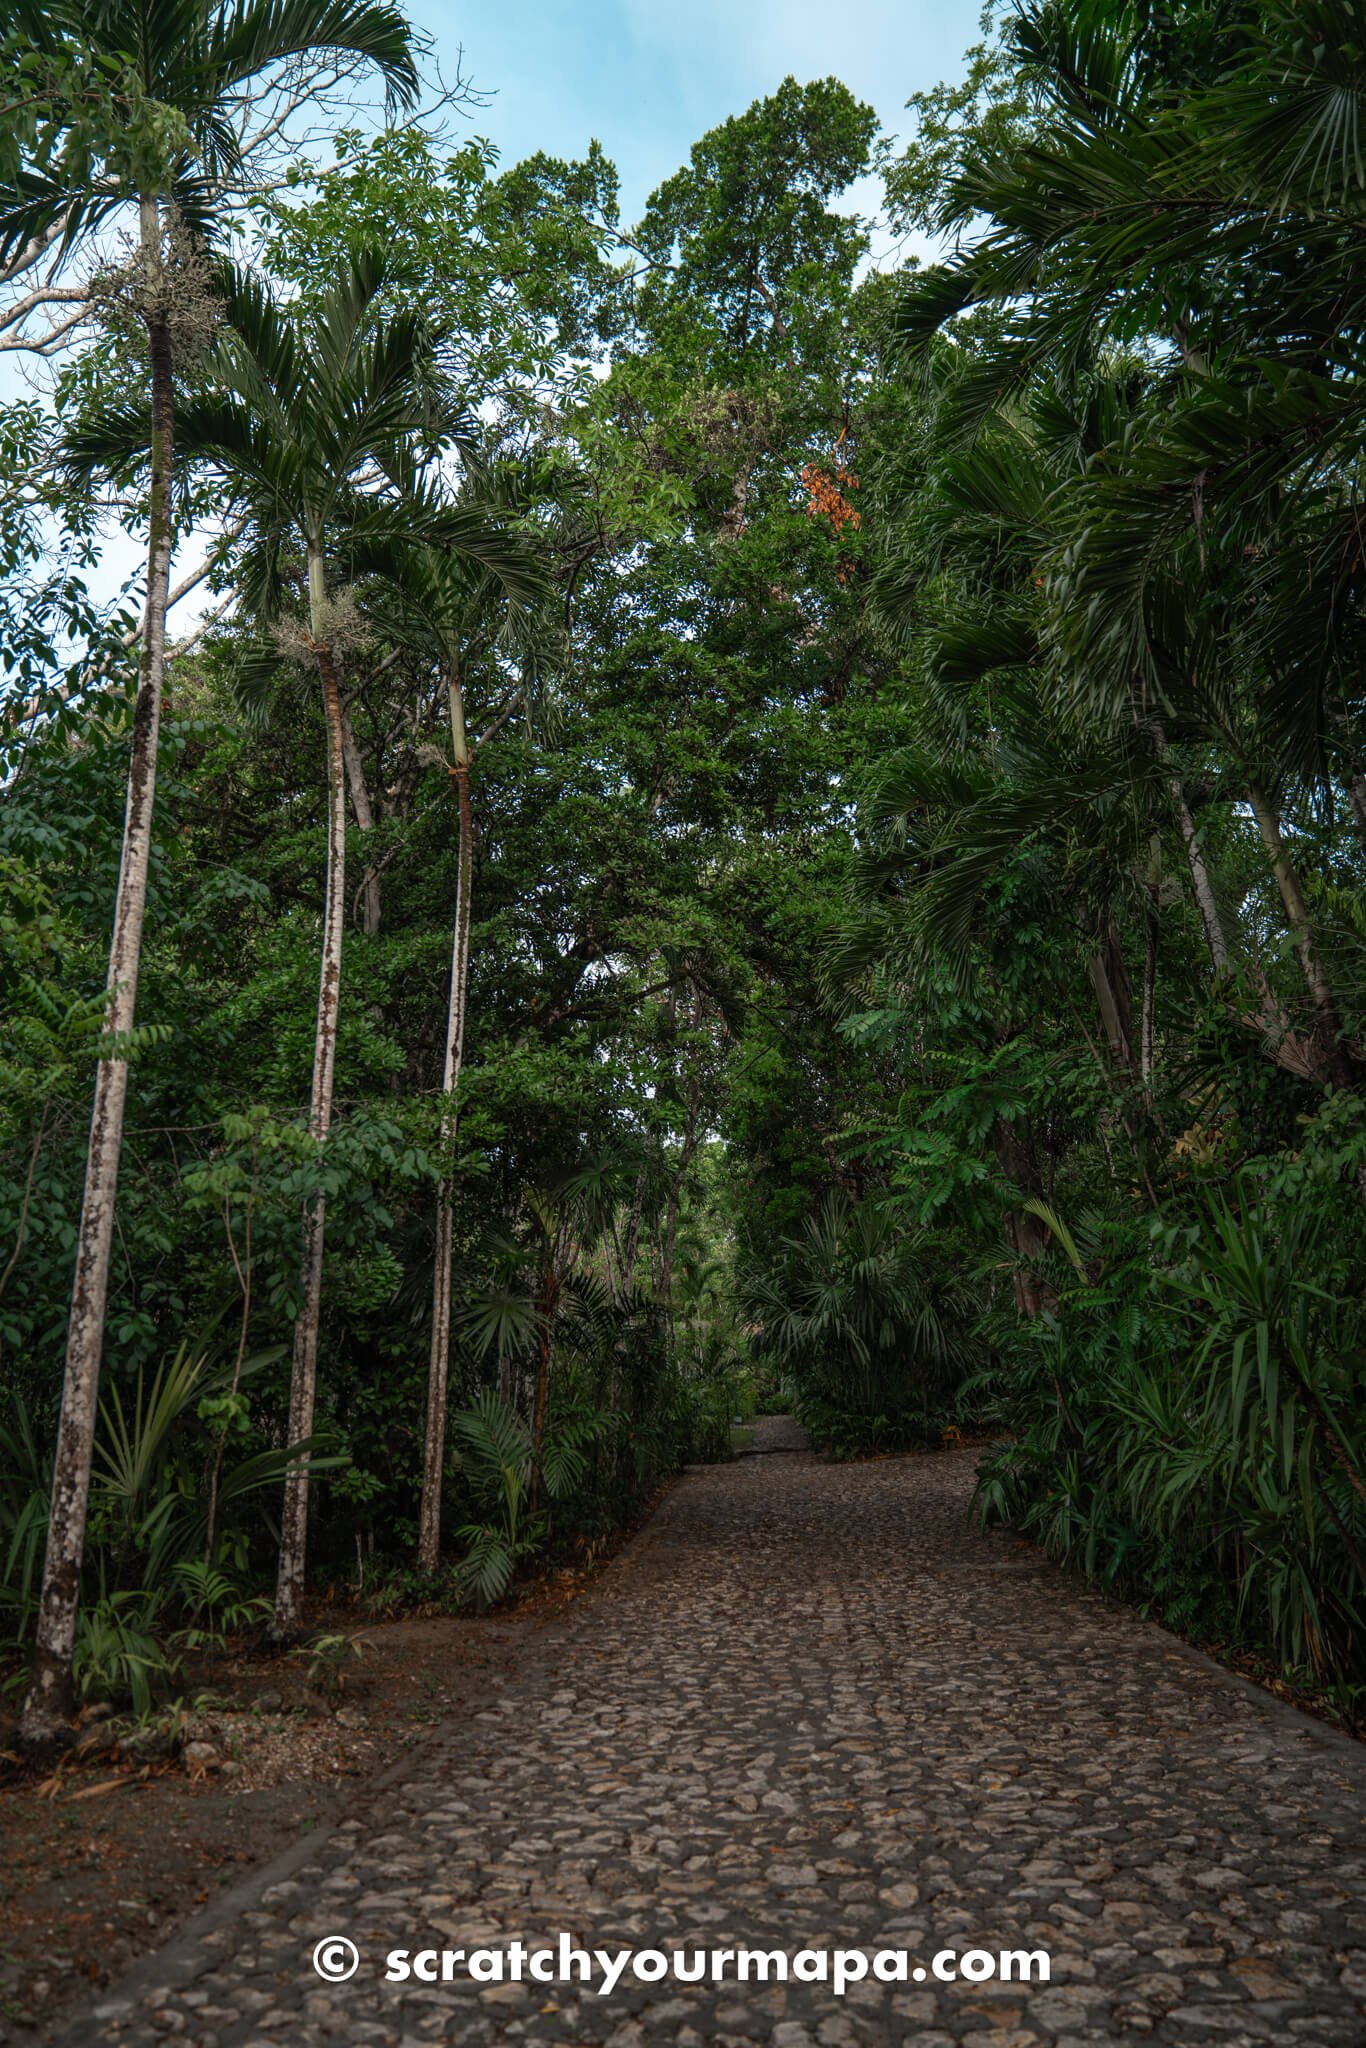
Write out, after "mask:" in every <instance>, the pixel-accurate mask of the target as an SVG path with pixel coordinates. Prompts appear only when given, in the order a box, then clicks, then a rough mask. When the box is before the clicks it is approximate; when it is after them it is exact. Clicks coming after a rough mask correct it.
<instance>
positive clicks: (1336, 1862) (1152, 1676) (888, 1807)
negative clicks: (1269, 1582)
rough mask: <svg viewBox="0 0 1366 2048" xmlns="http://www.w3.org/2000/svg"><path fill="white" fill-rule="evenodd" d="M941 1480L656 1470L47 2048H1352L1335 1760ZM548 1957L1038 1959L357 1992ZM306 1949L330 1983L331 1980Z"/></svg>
mask: <svg viewBox="0 0 1366 2048" xmlns="http://www.w3.org/2000/svg"><path fill="white" fill-rule="evenodd" d="M971 1478H972V1459H971V1456H970V1455H969V1454H967V1453H954V1454H946V1455H943V1456H934V1457H923V1458H904V1459H897V1460H892V1461H888V1462H885V1463H881V1464H871V1465H856V1466H844V1467H840V1466H829V1465H825V1464H822V1463H819V1462H817V1461H816V1460H814V1459H812V1458H810V1457H806V1456H800V1455H798V1456H782V1457H777V1456H769V1457H763V1456H760V1457H751V1458H747V1459H744V1460H741V1461H738V1462H737V1463H735V1464H733V1465H730V1466H722V1467H716V1468H712V1469H707V1470H703V1471H695V1472H691V1473H689V1474H687V1475H686V1476H685V1478H684V1479H683V1481H682V1482H681V1483H680V1484H679V1486H678V1487H677V1488H675V1490H674V1491H673V1493H672V1494H671V1495H670V1496H669V1498H668V1499H667V1501H666V1502H665V1504H664V1506H663V1507H662V1508H661V1509H660V1511H659V1513H658V1514H657V1515H656V1516H655V1517H654V1519H653V1521H652V1522H651V1523H650V1524H649V1526H648V1528H647V1529H646V1530H645V1532H644V1533H643V1535H642V1536H641V1537H640V1538H639V1539H638V1540H637V1542H636V1543H635V1544H634V1545H632V1546H631V1548H630V1549H629V1550H628V1551H627V1552H626V1553H625V1554H624V1555H623V1556H622V1557H621V1558H620V1559H619V1560H618V1561H617V1563H616V1564H614V1565H613V1566H612V1567H610V1568H609V1570H608V1571H607V1572H606V1573H605V1574H604V1575H603V1577H602V1579H601V1580H600V1581H599V1582H598V1584H597V1587H596V1589H595V1591H594V1592H593V1593H592V1595H591V1596H590V1597H589V1598H588V1599H586V1600H585V1601H584V1602H583V1603H582V1604H581V1606H580V1607H579V1608H578V1609H577V1610H575V1612H574V1614H573V1616H572V1618H571V1619H569V1620H568V1621H566V1622H564V1623H556V1624H554V1625H552V1627H550V1628H549V1629H547V1630H546V1631H545V1632H544V1633H542V1634H541V1635H540V1636H539V1637H538V1638H536V1639H535V1642H534V1643H533V1644H532V1645H531V1646H529V1649H528V1653H527V1656H526V1659H525V1662H524V1663H521V1664H519V1665H518V1667H517V1669H516V1670H515V1672H514V1675H513V1677H512V1678H511V1680H510V1682H509V1683H508V1684H507V1685H506V1686H505V1687H504V1688H503V1690H502V1691H501V1692H500V1693H498V1694H497V1695H495V1696H494V1697H492V1698H490V1701H489V1704H488V1707H487V1710H486V1711H485V1712H482V1713H480V1714H478V1715H476V1716H475V1717H474V1719H473V1720H472V1721H470V1722H468V1723H467V1724H465V1725H462V1726H459V1727H451V1728H449V1729H446V1730H445V1731H443V1732H442V1733H441V1734H439V1735H438V1736H437V1737H436V1738H435V1739H434V1740H433V1741H432V1743H431V1744H430V1746H428V1747H426V1748H425V1749H424V1750H423V1751H422V1752H420V1754H419V1756H418V1758H417V1760H416V1761H415V1762H414V1763H413V1764H412V1765H411V1766H410V1767H409V1768H408V1769H407V1770H406V1771H405V1772H404V1774H403V1775H402V1776H401V1777H400V1778H399V1779H398V1780H397V1782H395V1783H394V1784H393V1785H392V1786H391V1787H390V1789H389V1790H388V1791H387V1792H386V1793H381V1794H380V1795H378V1797H377V1799H376V1801H375V1802H374V1812H373V1814H372V1816H371V1818H370V1819H368V1820H365V1821H357V1822H353V1823H352V1824H351V1825H350V1826H349V1827H348V1828H344V1829H343V1830H341V1831H340V1832H339V1833H337V1834H334V1835H333V1836H331V1837H330V1838H329V1839H327V1840H324V1841H319V1842H318V1843H317V1844H316V1846H315V1847H311V1848H308V1849H307V1850H306V1851H305V1852H304V1858H303V1860H301V1861H300V1862H299V1863H298V1865H297V1867H296V1868H295V1869H294V1870H293V1872H292V1874H290V1875H289V1876H287V1877H286V1878H285V1879H284V1880H282V1881H277V1882H275V1883H274V1884H273V1885H271V1884H267V1885H266V1887H265V1889H264V1890H263V1891H261V1890H259V1889H258V1893H257V1895H256V1897H255V1899H254V1900H249V1901H248V1902H247V1906H246V1908H245V1909H243V1910H239V1911H238V1912H237V1913H236V1916H235V1917H234V1918H233V1919H232V1920H231V1921H230V1922H229V1923H227V1924H223V1925H220V1926H218V1927H217V1928H216V1929H213V1930H211V1931H210V1932H208V1933H207V1934H204V1933H203V1932H200V1933H199V1934H198V1935H196V1934H195V1933H194V1931H193V1930H190V1931H189V1932H188V1933H187V1934H186V1935H183V1936H182V1937H181V1938H180V1939H179V1940H178V1941H177V1942H176V1943H174V1944H172V1946H171V1947H170V1948H168V1949H166V1950H164V1951H162V1953H161V1954H160V1955H159V1956H157V1957H153V1958H152V1959H151V1960H150V1964H149V1963H144V1964H143V1965H142V1966H141V1968H140V1970H139V1972H138V1973H137V1975H136V1976H135V1978H134V1979H132V1980H130V1982H129V1984H128V1986H126V1987H125V1989H124V1992H123V1993H122V1994H121V1995H120V1994H106V1996H105V2002H104V2003H103V2004H102V2005H101V2006H99V2007H98V2008H97V2009H96V2011H95V2013H94V2015H93V2017H92V2018H91V2019H90V2020H88V2021H87V2022H86V2023H85V2025H84V2027H83V2029H81V2030H78V2032H77V2034H76V2035H75V2036H74V2037H73V2038H75V2039H78V2040H80V2041H81V2042H82V2043H85V2042H94V2041H100V2042H114V2043H119V2044H123V2048H128V2044H133V2043H136V2044H139V2048H141V2044H144V2043H150V2042H152V2041H155V2040H165V2039H166V2038H167V2037H168V2036H173V2037H175V2038H176V2039H177V2040H178V2041H181V2042H184V2043H193V2044H198V2048H215V2044H216V2048H229V2044H256V2048H266V2044H281V2043H285V2044H288V2048H314V2044H321V2043H334V2042H342V2043H347V2044H376V2048H378V2044H385V2048H400V2044H402V2048H418V2044H425V2043H428V2042H431V2041H449V2042H458V2043H462V2044H463V2043H482V2042H501V2041H521V2040H526V2041H529V2042H559V2043H564V2044H570V2043H594V2044H596V2043H610V2044H611V2048H649V2044H653V2043H655V2042H656V2041H659V2042H677V2043H678V2044H680V2048H702V2044H709V2043H720V2044H723V2048H725V2044H731V2048H739V2044H745V2043H772V2044H773V2048H844V2044H860V2043H865V2042H868V2043H874V2042H876V2043H882V2042H887V2043H894V2042H895V2043H899V2042H914V2043H916V2044H917V2048H950V2044H952V2048H1034V2044H1036V2043H1039V2044H1045V2043H1046V2044H1050V2048H1080V2044H1081V2043H1083V2042H1087V2043H1090V2042H1097V2041H1106V2042H1114V2041H1123V2042H1145V2041H1146V2042H1157V2043H1182V2044H1191V2048H1196V2044H1201V2043H1222V2044H1225V2048H1237V2044H1247V2043H1259V2044H1260V2043H1264V2042H1278V2043H1279V2042H1292V2043H1295V2042H1298V2043H1303V2044H1307V2048H1334V2044H1343V2048H1360V2044H1362V2043H1363V2042H1366V2021H1363V2019H1362V2017H1361V2013H1360V1999H1361V1996H1362V1994H1363V1993H1366V1883H1364V1882H1363V1855H1362V1836H1361V1803H1362V1792H1363V1789H1366V1752H1363V1751H1362V1750H1361V1749H1360V1748H1358V1747H1356V1746H1355V1745H1353V1744H1351V1743H1349V1742H1347V1741H1346V1740H1344V1739H1342V1738H1339V1737H1337V1736H1334V1735H1333V1734H1332V1733H1331V1732H1330V1731H1327V1730H1323V1729H1321V1728H1319V1727H1318V1726H1317V1725H1316V1724H1314V1723H1312V1722H1309V1721H1307V1720H1305V1719H1303V1718H1302V1717H1300V1716H1297V1715H1295V1714H1293V1713H1292V1712H1291V1711H1290V1710H1288V1709H1284V1708H1280V1707H1278V1706H1277V1705H1276V1704H1275V1703H1274V1702H1271V1701H1269V1700H1267V1699H1265V1698H1264V1697H1263V1696H1261V1695H1260V1694H1257V1693H1254V1692H1253V1691H1252V1689H1251V1688H1250V1687H1246V1686H1244V1685H1243V1684H1241V1683H1240V1682H1239V1681H1237V1680H1235V1679H1231V1678H1228V1677H1225V1676H1224V1675H1222V1674H1221V1673H1219V1672H1217V1671H1215V1670H1213V1669H1212V1668H1210V1667H1208V1666H1207V1665H1205V1664H1204V1663H1203V1662H1202V1661H1200V1660H1198V1659H1195V1658H1193V1657H1192V1656H1191V1655H1190V1654H1189V1653H1188V1652H1186V1651H1184V1650H1183V1649H1182V1648H1180V1646H1178V1645H1176V1644H1174V1643H1173V1642H1172V1641H1171V1639H1170V1638H1168V1637H1165V1636H1163V1635H1162V1634H1161V1633H1159V1632H1158V1631H1157V1630H1155V1629H1152V1628H1150V1627H1148V1626H1147V1625H1146V1624H1144V1623H1143V1622H1141V1621H1140V1620H1138V1619H1137V1618H1136V1617H1135V1616H1134V1615H1132V1614H1129V1613H1127V1612H1124V1611H1122V1610H1117V1609H1113V1608H1110V1607H1107V1606H1106V1605H1105V1603H1104V1602H1102V1601H1101V1600H1100V1599H1098V1598H1096V1597H1094V1596H1092V1595H1089V1594H1087V1593H1085V1592H1083V1591H1081V1590H1079V1589H1078V1588H1076V1587H1074V1586H1072V1585H1070V1584H1069V1583H1068V1582H1067V1581H1066V1580H1064V1579H1063V1578H1062V1577H1061V1576H1060V1575H1059V1574H1057V1573H1056V1572H1054V1571H1053V1570H1052V1569H1051V1568H1049V1567H1047V1566H1045V1565H1042V1564H1040V1563H1039V1562H1038V1561H1037V1560H1036V1559H1034V1558H1033V1557H1032V1555H1031V1554H1030V1553H1028V1552H1024V1551H1022V1550H1021V1549H1020V1548H1019V1547H1017V1546H1016V1545H1015V1544H1013V1543H1012V1542H1010V1541H1009V1540H1008V1539H1007V1538H1004V1537H1000V1536H993V1537H989V1538H986V1537H982V1536H978V1535H975V1534H973V1533H972V1532H971V1531H970V1530H969V1527H968V1525H967V1522H966V1519H965V1511H966V1505H967V1500H968V1495H969V1492H970V1488H971ZM562 1931H565V1932H568V1933H569V1934H571V1935H572V1936H573V1937H574V1939H575V1941H576V1942H577V1943H578V1944H579V1945H580V1946H582V1947H584V1948H589V1947H601V1948H613V1949H614V1948H616V1947H618V1946H625V1947H634V1948H645V1947H658V1948H661V1949H664V1950H665V1951H668V1950H670V1949H671V1948H673V1947H680V1948H682V1949H683V1950H685V1951H687V1952H690V1951H692V1950H693V1949H695V1948H698V1947H702V1948H706V1949H712V1948H734V1947H736V1946H740V1945H743V1946H745V1947H747V1948H754V1949H759V1948H762V1949H784V1950H789V1951H794V1950H798V1949H801V1948H812V1949H834V1948H837V1947H842V1948H866V1949H867V1950H869V1951H870V1952H872V1951H875V1950H877V1949H879V1948H901V1949H904V1950H907V1951H909V1952H911V1955H912V1957H913V1958H916V1959H918V1960H919V1962H920V1963H921V1964H927V1963H929V1961H930V1959H931V1957H932V1956H933V1955H934V1954H935V1953H936V1952H937V1951H939V1950H942V1949H947V1948H953V1949H957V1950H959V1951H960V1952H961V1951H964V1950H967V1949H969V1948H980V1949H985V1950H988V1951H994V1950H997V1949H999V1948H1011V1949H1037V1948H1044V1949H1047V1950H1049V1951H1051V1955H1052V1981H1051V1983H1049V1984H1048V1985H1046V1986H1045V1985H1039V1984H1020V1983H1009V1984H1001V1983H979V1984H970V1983H963V1982H955V1983H940V1982H936V1981H934V1980H933V1978H932V1977H930V1978H928V1979H927V1980H925V1981H921V1982H915V1981H911V1982H908V1983H904V1984H879V1983H874V1982H872V1981H871V1980H866V1981H863V1982H859V1983H854V1984H852V1985H850V1987H849V1988H848V1990H847V1991H846V1993H845V1995H844V1996H843V1997H841V1998H836V1997H835V1996H834V1993H833V1991H832V1989H831V1987H830V1985H829V1984H828V1983H827V1984H824V1985H823V1984H820V1983H811V1984H795V1983H788V1984H786V1985H784V1984H779V1983H769V1984H767V1985H762V1984H757V1983H754V1982H749V1983H745V1984H737V1983H735V1982H733V1981H732V1982H728V1983H724V1984H720V1985H717V1984H711V1983H701V1984H696V1985H682V1986H680V1985H679V1984H677V1983H672V1982H670V1981H669V1980H668V1979H665V1981H663V1982H662V1983H660V1984H658V1985H647V1984H643V1983H640V1982H637V1981H636V1980H635V1979H634V1978H633V1976H632V1975H631V1972H630V1970H629V1969H628V1970H627V1972H626V1975H625V1976H624V1977H623V1978H622V1980H621V1981H620V1983H619V1984H618V1985H617V1987H616V1989H615V1991H614V1992H613V1993H612V1994H611V1995H610V1996H608V1997H599V1996H597V1994H596V1992H595V1990H594V1989H593V1987H592V1986H591V1985H589V1986H583V1987H580V1986H560V1985H545V1986H542V1985H531V1986H529V1985H524V1984H510V1983H503V1984H489V1985H486V1986H484V1987H483V1988H481V1987H480V1986H478V1985H476V1984H472V1983H471V1982H469V1980H468V1979H467V1978H463V1976H462V1980H461V1981H459V1982H453V1983H449V1984H442V1983H435V1984H431V1985H420V1984H415V1983H413V1982H411V1981H410V1982H408V1983H406V1984H402V1985H398V1984H389V1983H386V1982H384V1981H382V1980H383V1974H384V1967H385V1964H384V1958H385V1955H386V1953H387V1951H389V1950H390V1949H394V1948H405V1949H410V1950H413V1951H416V1950H419V1949H422V1948H436V1949H441V1948H445V1947H458V1948H465V1949H469V1948H475V1947H480V1946H486V1945H496V1944H506V1943H508V1942H510V1941H512V1940H513V1939H515V1938H518V1937H520V1938H521V1939H523V1940H524V1941H526V1942H527V1943H528V1944H535V1943H536V1942H537V1940H538V1939H541V1938H544V1939H545V1940H546V1941H548V1942H553V1941H554V1940H555V1939H557V1938H558V1936H559V1935H560V1933H561V1932H562ZM331 1934H345V1935H347V1936H349V1937H351V1938H352V1939H353V1940H354V1942H355V1943H356V1944H357V1946H358V1948H359V1950H360V1955H361V1962H360V1967H359V1970H358V1972H357V1974H356V1975H355V1976H354V1977H353V1978H352V1979H351V1980H350V1981H349V1982H348V1983H344V1984H340V1985H336V1986H329V1985H325V1984H322V1983H320V1982H319V1981H318V1979H317V1977H316V1976H315V1974H314V1972H313V1969H312V1966H311V1956H312V1952H313V1948H314V1945H315V1943H316V1942H317V1941H318V1939H319V1937H321V1936H324V1935H331ZM1354 1943H1355V1948H1354V1947H1353V1944H1354Z"/></svg>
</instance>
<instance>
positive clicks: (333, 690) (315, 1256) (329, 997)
mask: <svg viewBox="0 0 1366 2048" xmlns="http://www.w3.org/2000/svg"><path fill="white" fill-rule="evenodd" d="M308 595H309V617H310V623H311V627H312V635H313V643H314V653H315V657H316V660H317V663H318V675H319V678H320V680H321V682H322V690H323V709H324V712H325V714H326V718H327V884H326V891H325V897H324V909H323V950H322V970H321V974H320V976H319V981H318V1014H317V1024H316V1028H315V1032H314V1039H313V1082H312V1088H311V1090H310V1095H309V1109H308V1133H309V1136H310V1137H311V1138H312V1139H313V1140H314V1141H315V1143H317V1144H319V1145H321V1144H322V1142H323V1140H324V1139H325V1138H326V1136H327V1133H328V1129H329V1127H330V1125H331V1122H332V1086H333V1077H334V1075H335V1072H336V1061H337V1017H338V1012H339V1009H340V1005H341V965H342V933H343V930H344V927H345V922H346V772H345V765H344V760H343V752H342V709H341V692H340V690H339V689H338V686H337V671H336V666H335V664H334V662H333V659H332V649H331V647H330V646H329V645H328V643H327V640H326V638H325V629H326V605H327V595H326V586H325V582H324V575H323V557H322V549H321V546H320V545H317V544H313V545H310V547H309V551H308ZM326 1216H327V1203H326V1198H325V1196H324V1195H323V1194H322V1193H321V1192H319V1193H318V1194H317V1195H315V1196H314V1197H313V1199H312V1201H311V1202H309V1203H308V1205H307V1207H306V1209H305V1211H304V1227H303V1256H302V1260H301V1266H300V1294H301V1300H300V1305H299V1316H298V1320H297V1322H296V1323H295V1325H294V1355H293V1361H292V1365H291V1370H290V1384H289V1441H290V1443H292V1444H297V1443H302V1442H303V1441H304V1439H305V1438H307V1437H309V1436H311V1435H312V1433H313V1412H314V1406H315V1403H316V1399H317V1387H318V1324H319V1321H320V1318H321V1314H322V1280H323V1244H324V1236H325V1228H326ZM307 1548H308V1460H307V1458H306V1457H304V1458H299V1459H297V1460H296V1461H295V1463H294V1464H292V1465H291V1466H290V1468H289V1471H288V1473H287V1474H286V1476H285V1495H284V1508H283V1512H282V1514H281V1517H280V1570H279V1577H278V1579H277V1581H276V1589H275V1622H274V1630H275V1634H276V1636H277V1637H279V1638H280V1639H282V1640H287V1639H288V1638H289V1637H291V1636H293V1635H294V1634H296V1633H297V1630H298V1626H299V1616H300V1612H301V1609H302V1605H303V1593H304V1568H305V1561H306V1557H307Z"/></svg>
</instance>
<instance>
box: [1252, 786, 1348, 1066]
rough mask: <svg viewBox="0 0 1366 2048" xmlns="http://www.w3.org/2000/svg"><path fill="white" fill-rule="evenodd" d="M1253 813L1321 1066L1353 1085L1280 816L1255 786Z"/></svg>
mask: <svg viewBox="0 0 1366 2048" xmlns="http://www.w3.org/2000/svg"><path fill="white" fill-rule="evenodd" d="M1248 801H1249V802H1250V803H1251V805H1252V815H1253V817H1254V818H1255V819H1256V821H1257V830H1258V832H1259V833H1260V834H1261V839H1262V845H1263V846H1264V847H1265V848H1266V853H1267V858H1268V860H1269V861H1270V862H1271V871H1272V873H1273V874H1274V875H1275V877H1276V885H1277V887H1278V888H1279V890H1280V892H1281V902H1282V904H1283V905H1284V906H1285V916H1286V922H1287V924H1288V925H1289V927H1290V935H1291V937H1292V938H1293V939H1294V941H1295V950H1296V952H1297V953H1298V954H1299V956H1300V965H1301V967H1302V968H1303V969H1304V979H1305V983H1306V985H1307V987H1308V990H1309V998H1310V1001H1311V1002H1312V1003H1313V1006H1314V1020H1315V1024H1316V1026H1317V1031H1318V1036H1319V1040H1320V1046H1321V1050H1322V1054H1323V1060H1324V1065H1325V1067H1326V1070H1327V1072H1328V1075H1329V1077H1330V1079H1331V1080H1332V1082H1333V1084H1334V1086H1335V1087H1338V1088H1352V1087H1354V1086H1355V1082H1356V1077H1355V1075H1354V1073H1353V1071H1352V1061H1351V1057H1350V1055H1349V1053H1348V1051H1347V1047H1346V1045H1345V1044H1344V1042H1343V1036H1342V1020H1341V1018H1340V1016H1339V1014H1338V1006H1337V999H1336V997H1335V996H1334V994H1333V990H1332V987H1331V985H1330V983H1329V980H1328V976H1327V975H1326V974H1325V972H1324V969H1323V963H1322V961H1321V960H1320V959H1319V956H1318V954H1317V952H1316V951H1315V948H1314V936H1313V930H1312V927H1311V925H1310V920H1309V906H1308V904H1307V903H1306V902H1305V900H1304V891H1303V890H1302V889H1301V887H1300V878H1299V876H1298V875H1297V874H1296V872H1295V866H1294V863H1293V861H1292V860H1291V858H1290V856H1289V854H1288V853H1287V852H1286V850H1285V842H1284V841H1283V839H1282V838H1281V825H1280V819H1279V818H1278V817H1277V815H1276V811H1275V807H1274V805H1273V804H1272V803H1271V802H1270V801H1269V800H1268V798H1267V797H1266V795H1265V793H1264V792H1263V791H1262V790H1260V789H1258V788H1257V787H1256V786H1255V785H1254V786H1253V787H1252V788H1251V789H1249V791H1248Z"/></svg>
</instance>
